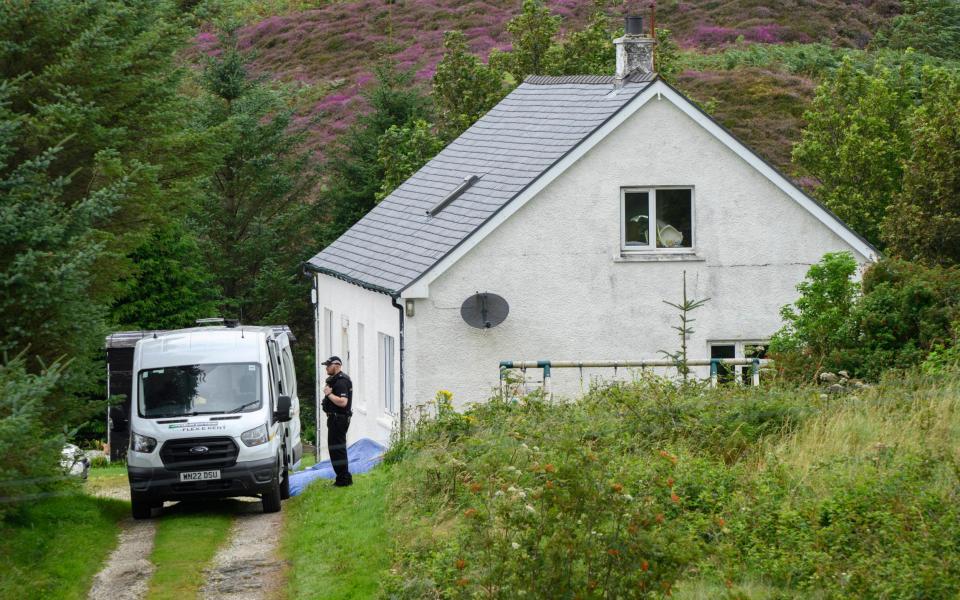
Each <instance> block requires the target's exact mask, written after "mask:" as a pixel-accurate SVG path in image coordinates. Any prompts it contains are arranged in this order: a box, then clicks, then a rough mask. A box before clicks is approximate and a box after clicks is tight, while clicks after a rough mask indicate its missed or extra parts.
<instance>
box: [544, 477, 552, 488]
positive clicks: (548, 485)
mask: <svg viewBox="0 0 960 600" xmlns="http://www.w3.org/2000/svg"><path fill="white" fill-rule="evenodd" d="M544 485H545V486H546V488H547V489H548V490H552V489H553V482H552V481H550V480H549V479H548V480H547V483H546V484H544Z"/></svg>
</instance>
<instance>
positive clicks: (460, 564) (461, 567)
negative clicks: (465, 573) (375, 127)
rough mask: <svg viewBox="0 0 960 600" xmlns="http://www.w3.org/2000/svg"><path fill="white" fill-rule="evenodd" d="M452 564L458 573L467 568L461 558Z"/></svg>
mask: <svg viewBox="0 0 960 600" xmlns="http://www.w3.org/2000/svg"><path fill="white" fill-rule="evenodd" d="M454 564H455V565H456V567H457V570H458V571H462V570H464V569H465V568H467V561H465V560H463V559H462V558H458V559H457V562H456V563H454Z"/></svg>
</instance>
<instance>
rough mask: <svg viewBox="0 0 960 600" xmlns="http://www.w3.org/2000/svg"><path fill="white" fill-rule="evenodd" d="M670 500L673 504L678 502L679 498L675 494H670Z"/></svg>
mask: <svg viewBox="0 0 960 600" xmlns="http://www.w3.org/2000/svg"><path fill="white" fill-rule="evenodd" d="M670 499H671V500H673V501H674V502H680V496H678V495H677V493H676V492H674V493H672V494H670Z"/></svg>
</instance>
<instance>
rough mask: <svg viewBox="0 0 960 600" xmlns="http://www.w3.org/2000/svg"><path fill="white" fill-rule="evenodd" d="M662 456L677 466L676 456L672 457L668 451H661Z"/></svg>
mask: <svg viewBox="0 0 960 600" xmlns="http://www.w3.org/2000/svg"><path fill="white" fill-rule="evenodd" d="M660 456H662V457H663V458H665V459H667V460H669V461H670V462H672V463H673V464H677V457H676V456H674V455H672V454H670V453H669V452H667V451H666V450H661V451H660Z"/></svg>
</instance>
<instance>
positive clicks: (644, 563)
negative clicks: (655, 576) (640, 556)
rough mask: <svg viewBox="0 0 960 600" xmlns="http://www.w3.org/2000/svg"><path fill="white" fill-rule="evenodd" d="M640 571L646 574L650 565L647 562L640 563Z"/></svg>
mask: <svg viewBox="0 0 960 600" xmlns="http://www.w3.org/2000/svg"><path fill="white" fill-rule="evenodd" d="M640 570H641V571H643V572H644V573H646V572H647V571H649V570H650V563H648V562H647V561H643V562H642V563H640Z"/></svg>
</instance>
